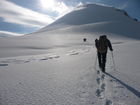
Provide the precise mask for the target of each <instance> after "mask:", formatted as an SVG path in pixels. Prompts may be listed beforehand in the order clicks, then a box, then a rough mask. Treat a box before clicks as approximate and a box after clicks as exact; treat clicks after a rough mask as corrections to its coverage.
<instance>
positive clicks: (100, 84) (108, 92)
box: [94, 58, 129, 105]
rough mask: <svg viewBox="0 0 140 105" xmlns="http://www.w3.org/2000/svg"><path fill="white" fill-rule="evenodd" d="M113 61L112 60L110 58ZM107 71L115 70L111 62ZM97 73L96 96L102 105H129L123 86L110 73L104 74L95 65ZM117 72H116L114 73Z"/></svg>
mask: <svg viewBox="0 0 140 105" xmlns="http://www.w3.org/2000/svg"><path fill="white" fill-rule="evenodd" d="M108 59H111V58H108ZM107 63H108V64H107V67H106V69H107V70H109V69H110V70H111V71H114V68H113V66H112V64H111V63H110V62H107ZM94 68H95V70H96V72H97V78H96V83H97V89H96V92H95V94H96V96H97V97H98V99H99V101H100V102H101V104H102V105H127V103H125V102H124V101H123V99H125V101H126V99H127V100H129V96H128V94H127V93H125V92H126V91H127V89H126V88H125V86H123V85H122V84H121V83H120V81H119V80H117V79H115V78H113V77H112V76H111V74H109V73H103V72H102V71H101V70H100V69H99V67H98V66H97V65H95V67H94ZM114 72H115V71H114ZM120 93H121V94H120Z"/></svg>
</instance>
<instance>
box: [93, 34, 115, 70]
mask: <svg viewBox="0 0 140 105" xmlns="http://www.w3.org/2000/svg"><path fill="white" fill-rule="evenodd" d="M95 46H96V48H97V55H98V62H99V67H100V68H101V70H102V71H103V72H105V65H106V55H107V50H108V47H109V49H110V51H113V49H112V45H111V42H110V40H109V39H107V36H106V35H102V36H100V38H99V40H98V39H95Z"/></svg>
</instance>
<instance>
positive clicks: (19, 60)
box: [0, 48, 90, 66]
mask: <svg viewBox="0 0 140 105" xmlns="http://www.w3.org/2000/svg"><path fill="white" fill-rule="evenodd" d="M89 50H90V49H87V48H85V49H83V48H81V49H73V50H70V51H67V52H66V54H64V55H67V56H74V55H79V54H83V53H88V52H89ZM64 55H62V56H64ZM57 58H60V55H58V54H52V53H50V54H42V55H33V56H25V57H22V56H21V57H11V58H0V66H8V65H9V64H23V63H29V62H33V61H34V62H36V61H46V60H51V59H57Z"/></svg>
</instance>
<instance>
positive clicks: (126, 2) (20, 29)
mask: <svg viewBox="0 0 140 105" xmlns="http://www.w3.org/2000/svg"><path fill="white" fill-rule="evenodd" d="M82 3H99V4H104V5H109V6H112V7H116V8H120V9H124V10H126V11H127V12H128V14H129V15H130V16H131V17H133V18H137V19H138V20H140V0H0V35H1V34H9V35H20V34H26V33H31V32H34V31H36V30H38V29H40V28H42V27H44V26H46V25H48V24H50V23H52V22H53V21H55V20H56V19H57V18H59V17H60V16H63V15H64V14H66V13H68V12H70V11H71V10H72V9H73V8H74V7H76V6H77V5H79V4H82Z"/></svg>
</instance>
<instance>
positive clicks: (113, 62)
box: [111, 51, 116, 70]
mask: <svg viewBox="0 0 140 105" xmlns="http://www.w3.org/2000/svg"><path fill="white" fill-rule="evenodd" d="M111 55H112V60H113V66H114V70H116V66H115V60H114V55H113V51H111Z"/></svg>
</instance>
